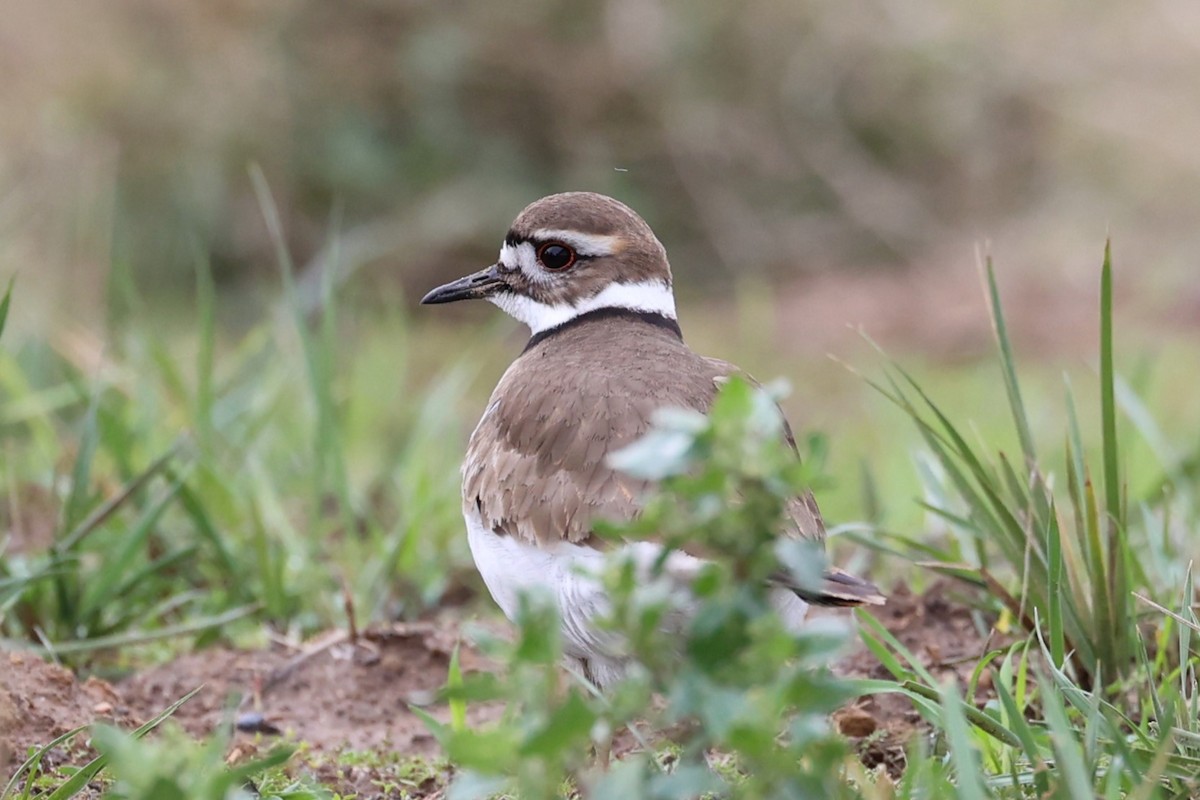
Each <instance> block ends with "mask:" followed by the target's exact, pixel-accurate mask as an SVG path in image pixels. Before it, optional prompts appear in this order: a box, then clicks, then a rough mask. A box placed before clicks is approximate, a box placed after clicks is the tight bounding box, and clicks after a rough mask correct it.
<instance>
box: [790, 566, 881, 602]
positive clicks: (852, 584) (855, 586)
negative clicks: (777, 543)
mask: <svg viewBox="0 0 1200 800" xmlns="http://www.w3.org/2000/svg"><path fill="white" fill-rule="evenodd" d="M823 578H824V580H823V581H822V584H821V587H820V588H819V589H810V588H808V587H802V586H796V585H795V583H794V582H792V581H780V582H779V583H780V585H781V586H784V587H786V588H788V589H791V590H792V591H793V592H795V593H796V594H797V595H798V596H799V597H800V599H801V600H804V601H805V602H807V603H811V604H812V605H814V606H834V607H838V608H852V607H855V606H881V605H884V604H885V603H886V602H887V598H886V597H884V596H883V593H882V592H880V591H879V587H878V586H876V585H875V584H873V583H871V582H870V581H868V580H864V579H863V578H859V577H858V576H856V575H851V574H850V573H849V572H843V571H842V570H840V569H838V568H837V567H830V568H829V569H828V570H826V571H825V575H824V576H823Z"/></svg>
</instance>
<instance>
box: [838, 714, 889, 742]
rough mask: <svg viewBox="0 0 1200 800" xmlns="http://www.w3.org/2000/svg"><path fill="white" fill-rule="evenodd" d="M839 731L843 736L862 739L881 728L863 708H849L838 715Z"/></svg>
mask: <svg viewBox="0 0 1200 800" xmlns="http://www.w3.org/2000/svg"><path fill="white" fill-rule="evenodd" d="M837 725H838V730H839V731H841V732H842V735H843V736H850V737H853V738H855V739H861V738H863V737H864V736H870V735H871V734H872V733H874V732H875V731H876V730H877V729H878V728H879V723H877V722H876V721H875V718H874V717H872V716H871V715H870V714H868V713H867V712H866V711H863V710H862V709H861V708H848V709H846V710H845V711H842V712H841V713H839V714H838V715H837Z"/></svg>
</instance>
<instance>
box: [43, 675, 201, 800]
mask: <svg viewBox="0 0 1200 800" xmlns="http://www.w3.org/2000/svg"><path fill="white" fill-rule="evenodd" d="M203 688H204V687H203V686H197V687H196V688H195V689H192V690H191V691H190V692H188V693H187V694H185V695H184V696H183V697H181V698H179V699H178V700H176V701H175V702H174V703H172V704H171V705H170V706H168V707H167V708H166V709H165V710H163V711H162V712H161V713H160V714H158V715H157V716H155V717H154V719H152V720H150V721H149V722H147V723H146V724H145V725H142V726H141V727H140V728H138V729H137V730H135V731H134V732H133V734H132V735H133V737H134V738H136V739H140V738H142V737H143V736H145V735H146V734H147V733H149V732H150V731H152V730H154V729H155V728H157V727H158V726H159V725H160V724H162V721H163V720H165V719H166V718H167V717H169V716H171V715H172V714H174V713H175V712H176V711H178V710H179V707H180V706H182V705H183V704H184V703H186V702H187V701H188V700H191V699H192V697H194V696H195V694H196V692H198V691H200V690H201V689H203ZM107 764H108V757H107V756H102V755H101V756H96V757H95V758H93V759H92V760H91V761H89V762H88V763H87V764H85V765H84V766H82V767H80V768H79V771H78V772H76V773H75V774H74V775H72V776H71V777H70V778H69V779H67V780H66V781H65V782H63V783H62V784H61V785H60V786H59V787H58V788H56V789H55V790H54V791H53V792H51V793H50V794H48V795H46V797H45V798H44V800H67V798H70V797H74V796H75V795H77V794H79V793H80V792H82V791H83V789H84V788H85V787H86V786H87V785H88V784H89V783H91V781H92V779H93V778H95V777H96V776H97V775H98V774H100V770H102V769H104V767H105V765H107Z"/></svg>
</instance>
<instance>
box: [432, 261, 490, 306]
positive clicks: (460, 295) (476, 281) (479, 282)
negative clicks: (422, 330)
mask: <svg viewBox="0 0 1200 800" xmlns="http://www.w3.org/2000/svg"><path fill="white" fill-rule="evenodd" d="M499 266H500V265H499V264H492V265H491V266H490V267H488V268H487V269H481V270H479V272H474V273H472V274H470V275H468V276H466V277H465V278H459V279H458V280H456V281H451V282H450V283H447V284H446V285H445V286H439V287H438V288H436V289H434V290H433V291H432V292H430V293H429V294H427V295H425V296H424V297H422V298H421V303H422V304H424V305H433V304H434V303H453V302H456V301H458V300H480V299H482V298H485V297H490V296H491V295H493V294H495V293H496V292H498V291H500V290H501V289H503V288H504V287H505V286H506V285H507V284H505V282H504V279H503V278H501V277H500V271H499V269H498V268H499Z"/></svg>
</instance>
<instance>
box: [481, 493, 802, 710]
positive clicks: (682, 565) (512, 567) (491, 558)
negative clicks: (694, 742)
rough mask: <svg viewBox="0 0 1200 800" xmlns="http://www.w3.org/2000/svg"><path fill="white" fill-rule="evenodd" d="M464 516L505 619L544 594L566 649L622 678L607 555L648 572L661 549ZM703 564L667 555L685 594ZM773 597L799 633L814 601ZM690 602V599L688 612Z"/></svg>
mask: <svg viewBox="0 0 1200 800" xmlns="http://www.w3.org/2000/svg"><path fill="white" fill-rule="evenodd" d="M464 517H465V519H466V523H467V541H468V543H469V544H470V547H471V556H472V558H474V560H475V566H476V567H477V568H478V569H479V574H480V575H482V576H483V582H484V583H485V584H487V587H488V592H490V593H491V595H492V599H493V600H495V601H496V604H497V605H498V606H500V608H501V610H502V611H504V614H505V616H507V617H508V618H509V619H510V620H513V621H515V620H516V617H517V613H518V611H519V609H520V597H521V594H522V593H524V592H530V591H542V592H545V593H546V595H548V596H549V597H550V598H551V599H552V600H553V602H554V603H555V604H556V605H557V607H558V613H559V617H560V618H561V620H562V633H563V649H564V651H565V652H566V654H567V655H568V656H571V657H573V658H576V659H581V660H585V661H587V662H588V669H589V672H590V673H591V674H592V675H593V677H594V678H597V679H598V682H599V683H601V684H605V685H607V684H611V683H613V682H615V681H616V680H618V679H619V678H620V673H621V672H622V671H623V666H624V664H625V663H626V662H627V660H628V659H627V657H626V656H624V655H623V653H622V651H621V648H620V644H619V642H618V641H617V639H616V638H615V637H614V636H613V634H611V633H609V632H606V631H602V630H600V629H599V627H598V626H597V624H596V620H597V619H598V618H599V617H601V616H602V615H603V614H604V613H605V612H606V611H607V610H608V599H607V597H606V595H605V593H604V589H603V586H602V584H601V580H600V575H601V574H602V571H603V569H604V566H605V564H606V562H607V559H608V558H610V557H616V558H621V557H627V556H632V557H633V558H634V559H635V561H636V563H637V564H638V565H640V566H641V567H642V568H643V569H644V570H645V571H646V574H647V575H649V572H650V569H651V566H652V565H653V564H654V563H655V562H656V561H657V559H658V557H659V555H660V554H661V552H662V549H661V546H660V545H657V544H654V543H651V542H633V543H630V544H627V545H625V546H624V547H622V548H615V549H614V550H613V551H611V552H610V553H601V552H600V551H598V550H595V549H593V548H591V547H583V546H580V545H575V544H570V543H567V542H559V543H557V544H555V545H553V546H551V547H538V546H536V545H532V544H527V543H525V542H522V541H520V540H518V539H517V538H516V537H514V536H502V535H499V534H497V533H495V532H493V531H492V530H490V529H489V528H487V527H486V526H484V525H483V523H482V521H481V520H480V518H479V517H478V516H477V515H476V514H472V513H468V514H465V515H464ZM703 564H704V562H703V561H702V560H700V559H698V558H694V557H692V556H689V555H687V554H686V553H681V552H678V551H676V552H673V553H671V554H670V555H669V556H668V557H667V562H666V564H665V572H666V574H667V575H669V576H671V577H672V578H675V579H676V580H678V581H679V583H680V591H681V592H685V591H686V589H685V587H686V586H687V585H689V584H690V582H691V580H692V578H694V577H695V575H696V573H697V572H698V570H699V569H700V567H701V566H703ZM771 602H772V605H773V606H775V609H776V611H777V612H779V614H780V616H781V617H782V618H783V620H784V622H785V624H787V626H788V627H789V628H790V629H792V630H795V629H796V628H798V627H799V625H800V624H802V623H803V621H804V617H805V615H806V613H807V611H808V604H807V603H805V602H804V601H803V600H801V599H800V598H799V597H797V596H796V595H795V594H793V593H791V592H789V591H786V590H776V591H775V592H773V593H772V596H771ZM687 605H688V603H686V602H685V603H684V608H683V611H684V613H685V614H686V607H687ZM602 688H603V687H602Z"/></svg>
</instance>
